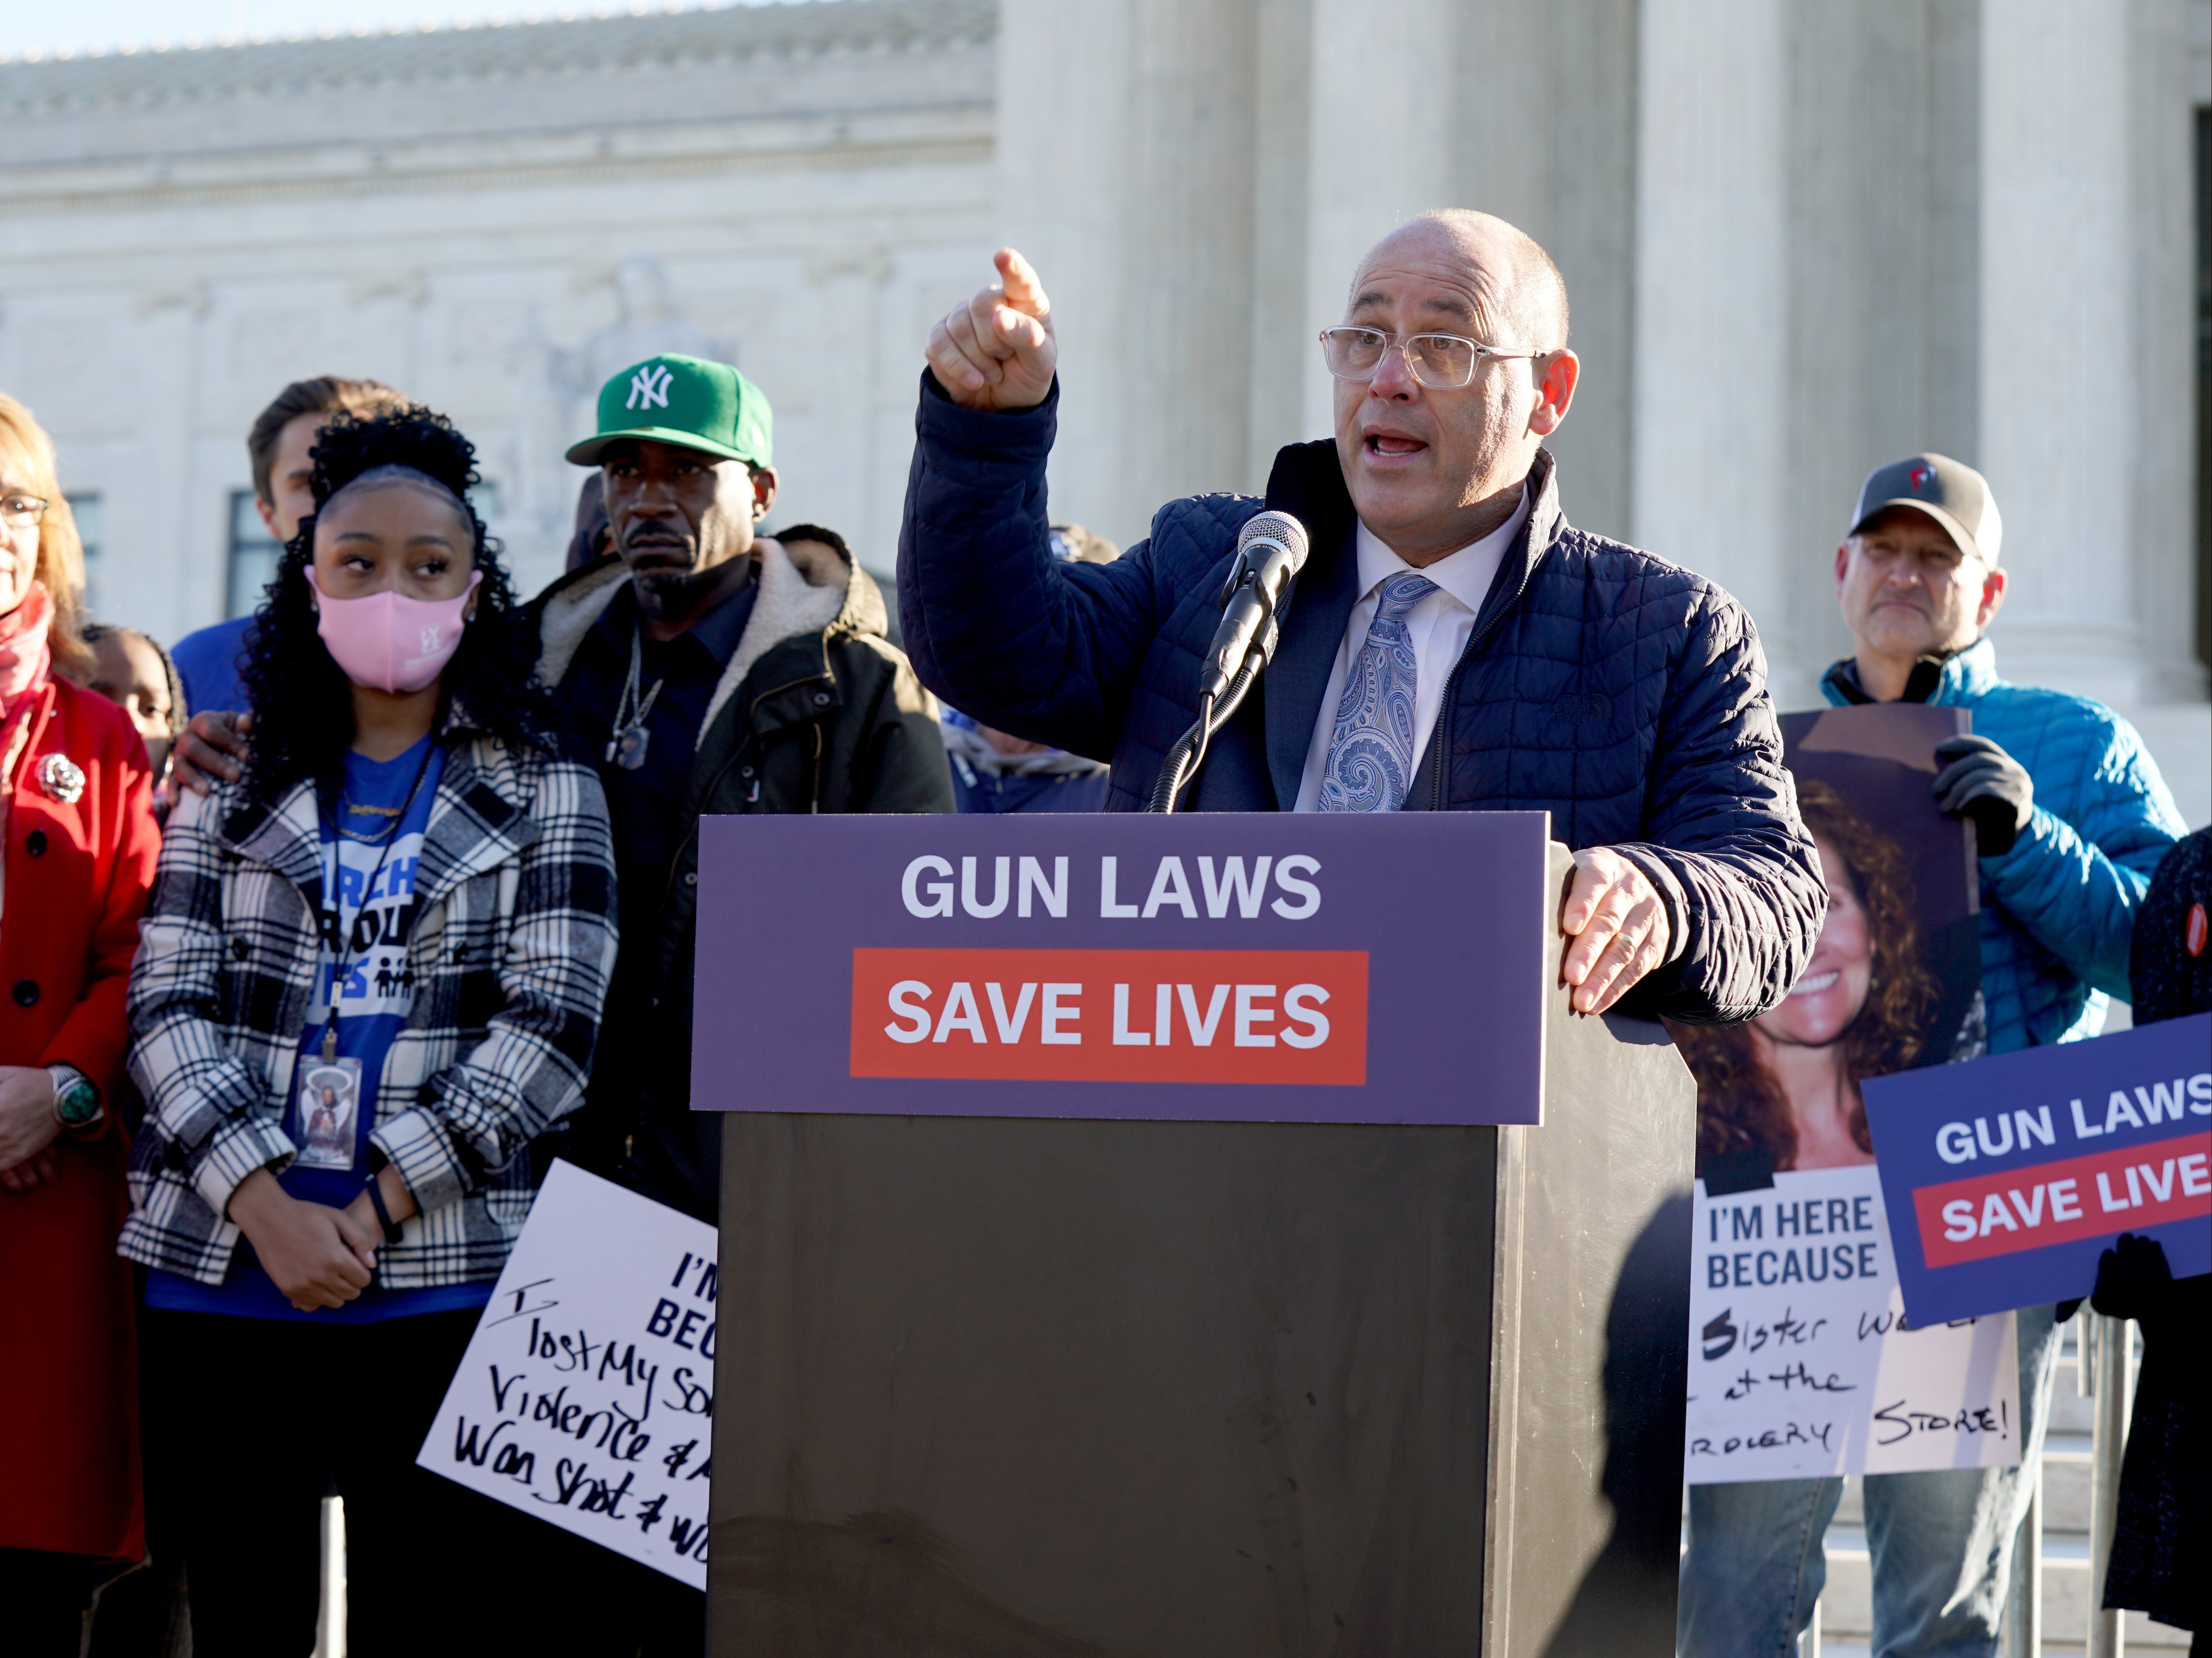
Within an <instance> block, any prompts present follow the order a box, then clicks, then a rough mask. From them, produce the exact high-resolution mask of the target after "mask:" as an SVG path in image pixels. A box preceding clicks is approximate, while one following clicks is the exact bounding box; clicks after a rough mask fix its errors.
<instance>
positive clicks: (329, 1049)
mask: <svg viewBox="0 0 2212 1658" xmlns="http://www.w3.org/2000/svg"><path fill="white" fill-rule="evenodd" d="M436 748H437V743H436V740H435V738H434V739H432V740H431V741H429V742H428V743H425V744H423V745H422V762H421V763H419V764H418V765H417V766H416V768H415V780H414V781H413V782H411V783H410V784H409V785H408V786H407V799H405V800H404V801H403V802H401V803H400V807H399V814H398V817H394V818H393V819H392V833H391V834H389V835H386V836H385V837H384V844H383V845H382V846H381V847H378V848H377V853H376V867H375V868H374V869H373V870H371V871H370V872H368V885H367V886H364V887H363V888H362V890H361V904H360V906H359V908H357V909H356V921H355V926H356V928H357V927H358V926H359V925H360V922H359V912H360V910H361V909H366V908H368V900H369V895H370V894H372V893H374V891H375V890H376V881H377V878H378V877H379V876H380V875H382V874H383V873H384V860H385V859H387V858H389V857H390V856H391V855H392V842H393V841H397V840H398V838H399V831H400V830H401V829H403V828H404V827H405V826H406V823H407V814H408V812H409V811H411V810H412V809H413V807H414V805H415V796H416V794H417V793H419V792H420V791H421V789H422V779H423V778H424V777H425V776H426V775H428V773H429V770H430V756H431V755H432V753H434V752H435V750H436ZM338 805H340V806H341V807H343V805H345V794H344V792H343V790H341V791H340V792H339V794H338ZM344 839H345V831H344V829H343V828H342V827H339V826H337V825H333V826H332V829H331V886H330V893H331V913H332V914H334V915H335V916H336V917H337V934H338V937H337V958H338V964H337V971H336V972H334V973H333V974H331V994H330V1010H329V1012H328V1014H327V1015H326V1016H325V1018H324V1020H323V1063H324V1064H325V1065H328V1064H329V1063H330V1062H331V1060H335V1059H336V1058H337V1056H338V992H339V990H340V989H341V988H343V987H344V984H345V981H346V972H347V969H349V968H350V967H351V965H352V963H353V954H352V951H351V950H349V948H348V945H349V944H350V943H351V942H352V934H351V932H349V931H348V929H347V927H346V925H345V900H344V899H343V897H342V896H340V895H341V893H342V892H343V888H342V887H341V886H340V884H339V881H338V872H339V862H338V848H339V847H340V844H341V843H342V842H343V841H344Z"/></svg>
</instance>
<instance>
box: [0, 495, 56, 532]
mask: <svg viewBox="0 0 2212 1658" xmlns="http://www.w3.org/2000/svg"><path fill="white" fill-rule="evenodd" d="M51 505H52V502H50V501H45V500H42V499H41V498H40V497H39V496H37V495H0V522H5V523H6V524H7V525H8V527H9V529H11V530H27V529H29V528H30V527H31V526H32V525H33V524H36V523H37V522H38V521H39V520H40V519H42V518H44V517H45V516H46V508H47V507H49V506H51Z"/></svg>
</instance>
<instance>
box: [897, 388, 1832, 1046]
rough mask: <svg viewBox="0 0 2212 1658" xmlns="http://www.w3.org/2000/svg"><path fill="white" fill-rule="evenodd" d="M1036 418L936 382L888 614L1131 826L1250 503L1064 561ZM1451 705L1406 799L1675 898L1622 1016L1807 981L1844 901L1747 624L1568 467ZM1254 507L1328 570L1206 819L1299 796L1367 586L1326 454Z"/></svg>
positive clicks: (1543, 499) (1459, 677)
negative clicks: (1608, 526)
mask: <svg viewBox="0 0 2212 1658" xmlns="http://www.w3.org/2000/svg"><path fill="white" fill-rule="evenodd" d="M1058 399H1059V392H1058V390H1057V388H1056V387H1055V389H1054V392H1053V395H1052V396H1051V398H1048V399H1047V401H1046V402H1045V403H1043V404H1041V405H1040V406H1038V407H1037V408H1036V409H1032V410H1021V411H1018V412H1015V413H1011V414H996V413H987V412H982V411H979V410H967V409H963V408H960V407H959V406H958V405H957V404H954V403H952V402H951V400H950V399H949V398H946V397H945V395H944V393H943V392H941V391H939V389H938V387H937V385H936V382H935V381H934V380H933V379H932V378H931V377H930V376H928V375H927V374H924V376H923V381H922V397H921V412H920V413H919V415H918V416H917V417H916V420H915V426H916V429H917V432H918V434H919V440H918V441H917V442H916V444H915V455H914V465H913V469H912V471H911V472H910V474H909V476H908V483H907V497H906V516H905V522H904V524H903V525H902V528H901V530H900V534H899V614H900V619H901V622H902V628H903V631H904V634H905V636H906V643H907V649H908V652H909V653H911V654H912V657H913V660H914V665H915V671H917V672H918V673H919V674H920V675H921V678H922V680H923V683H926V684H927V685H929V686H930V687H932V688H933V689H935V690H936V691H938V692H939V694H940V695H943V696H944V697H945V700H946V701H948V702H950V703H951V704H952V706H954V707H955V708H960V709H962V710H963V711H964V712H966V713H967V714H969V715H971V716H973V717H974V718H975V719H977V720H981V721H983V722H984V723H986V724H987V725H991V726H997V727H998V728H1000V730H1002V731H1007V732H1012V733H1014V734H1015V735H1016V736H1018V737H1024V738H1030V739H1031V740H1032V741H1035V742H1041V743H1049V744H1053V745H1054V747H1057V748H1064V749H1072V750H1074V751H1075V752H1077V753H1078V754H1086V755H1091V756H1094V757H1097V758H1099V759H1109V758H1110V759H1111V761H1112V762H1113V774H1112V780H1111V795H1110V798H1109V810H1119V811H1135V810H1138V809H1139V808H1140V807H1141V806H1142V805H1143V804H1144V801H1145V799H1146V796H1147V795H1148V794H1149V793H1150V791H1151V788H1152V780H1153V778H1154V776H1155V775H1156V774H1157V773H1158V769H1159V764H1160V761H1161V759H1162V757H1163V756H1164V755H1165V753H1166V752H1167V750H1168V749H1169V748H1170V746H1171V745H1172V744H1174V742H1175V740H1176V737H1177V736H1179V735H1180V734H1181V733H1182V730H1183V729H1184V727H1185V726H1188V724H1189V723H1190V720H1191V717H1192V714H1193V711H1194V708H1195V707H1196V704H1197V700H1198V694H1197V687H1198V674H1199V668H1200V660H1201V659H1202V657H1203V654H1204V653H1205V651H1206V647H1207V646H1208V644H1209V643H1210V641H1212V635H1213V630H1214V626H1215V623H1217V622H1218V620H1219V618H1220V595H1221V586H1222V583H1223V581H1224V580H1225V579H1226V576H1227V572H1228V568H1229V565H1230V562H1231V559H1232V557H1233V556H1234V554H1235V549H1236V540H1237V531H1238V530H1239V529H1240V528H1241V527H1242V526H1243V524H1244V523H1245V521H1246V520H1247V519H1249V518H1251V517H1252V515H1253V514H1254V513H1257V512H1259V511H1260V510H1261V507H1262V505H1263V503H1262V502H1261V501H1255V500H1254V499H1252V498H1251V497H1250V496H1249V495H1196V496H1192V497H1189V498H1188V499H1185V500H1182V501H1170V502H1169V503H1168V504H1167V505H1166V506H1165V507H1162V508H1161V509H1160V510H1159V512H1158V513H1157V514H1156V515H1155V516H1154V518H1153V519H1152V535H1151V537H1150V538H1149V539H1147V540H1146V541H1143V542H1139V544H1137V545H1136V546H1134V547H1133V548H1131V549H1130V550H1128V551H1127V552H1126V553H1124V554H1123V555H1122V556H1121V557H1120V558H1118V559H1116V560H1115V562H1112V563H1110V564H1072V563H1066V562H1061V561H1060V560H1056V559H1054V557H1053V556H1052V553H1051V549H1050V545H1049V543H1048V528H1047V524H1046V516H1045V462H1046V459H1047V457H1048V455H1049V454H1050V452H1051V449H1052V442H1053V435H1054V425H1055V413H1056V410H1057V408H1058ZM1528 483H1529V488H1530V492H1531V495H1532V504H1531V507H1530V511H1529V513H1528V522H1527V525H1526V526H1525V527H1524V528H1523V529H1522V531H1521V534H1520V536H1519V537H1518V538H1517V539H1516V542H1515V543H1514V544H1513V547H1512V549H1511V550H1510V552H1509V553H1508V554H1507V555H1506V556H1505V558H1504V560H1503V561H1502V562H1501V563H1500V566H1499V570H1498V579H1497V580H1496V582H1495V583H1494V585H1493V586H1492V588H1491V592H1490V595H1489V598H1487V599H1486V601H1485V602H1484V604H1483V606H1482V610H1481V611H1480V615H1479V616H1478V618H1477V620H1476V623H1475V628H1474V635H1473V636H1472V637H1471V638H1470V639H1469V641H1468V647H1467V652H1466V654H1465V655H1464V656H1462V658H1461V659H1460V663H1459V666H1458V667H1457V668H1456V669H1455V671H1454V673H1453V677H1452V680H1451V683H1450V684H1449V685H1448V686H1447V687H1446V689H1445V692H1444V697H1443V706H1442V707H1441V708H1440V709H1439V710H1438V713H1437V723H1436V729H1435V732H1434V734H1433V735H1432V736H1431V739H1430V743H1429V746H1428V749H1427V750H1426V751H1425V754H1424V755H1423V756H1422V760H1421V762H1420V765H1419V769H1418V772H1417V774H1416V778H1415V780H1414V785H1413V791H1412V793H1410V794H1409V795H1408V797H1407V802H1406V805H1407V807H1408V808H1409V809H1419V808H1424V807H1425V808H1431V809H1434V808H1445V809H1449V810H1453V811H1471V810H1490V811H1548V812H1550V813H1551V814H1552V834H1553V838H1555V839H1557V840H1559V841H1565V842H1566V843H1567V844H1568V845H1569V846H1571V847H1591V846H1607V847H1615V848H1617V849H1618V850H1620V852H1621V853H1623V854H1624V855H1626V856H1627V857H1630V858H1632V859H1635V860H1636V862H1637V863H1638V865H1640V866H1641V867H1642V868H1643V869H1644V871H1645V872H1646V873H1647V874H1648V875H1650V878H1651V879H1652V881H1653V882H1654V884H1656V886H1657V887H1658V888H1659V890H1660V892H1661V894H1662V896H1663V899H1664V901H1665V902H1666V905H1667V910H1668V923H1669V926H1670V928H1671V931H1670V933H1669V942H1670V947H1671V949H1672V950H1673V952H1674V954H1673V956H1672V958H1671V959H1670V960H1669V961H1668V962H1667V963H1665V964H1663V965H1662V967H1660V968H1659V969H1656V971H1654V972H1653V973H1652V974H1650V975H1648V976H1647V977H1646V978H1645V979H1644V981H1643V982H1642V983H1641V984H1639V985H1638V987H1637V988H1636V990H1635V991H1634V992H1632V993H1631V996H1630V997H1629V998H1628V999H1626V1000H1625V1002H1624V1007H1625V1009H1626V1010H1627V1011H1634V1012H1638V1013H1641V1014H1643V1015H1644V1016H1646V1017H1649V1016H1650V1015H1654V1014H1660V1013H1664V1014H1667V1015H1668V1016H1670V1017H1675V1018H1679V1019H1684V1020H1689V1021H1710V1020H1717V1019H1741V1018H1748V1017H1752V1016H1753V1015H1755V1014H1758V1013H1760V1012H1763V1011H1765V1010H1766V1009H1767V1008H1770V1007H1771V1006H1773V1005H1775V1004H1777V1003H1778V1002H1779V1001H1780V1000H1781V999H1782V998H1783V997H1784V995H1785V994H1786V993H1788V991H1789V988H1790V985H1791V984H1792V983H1793V982H1794V981H1796V977H1797V975H1798V974H1799V973H1800V972H1801V971H1802V970H1803V968H1804V965H1805V963H1806V962H1807V960H1808V958H1809V957H1810V956H1811V954H1812V950H1813V944H1814V939H1815V938H1817V937H1818V935H1819V932H1820V923H1821V920H1822V918H1823V916H1824V915H1825V914H1826V908H1827V895H1826V889H1825V888H1824V886H1823V885H1822V884H1821V880H1820V873H1819V859H1818V856H1817V854H1816V853H1814V849H1813V842H1812V839H1811V837H1810V836H1809V835H1808V834H1807V833H1806V831H1805V828H1804V826H1803V824H1802V823H1801V822H1800V821H1799V820H1798V817H1797V809H1796V796H1795V794H1794V793H1793V792H1792V790H1791V788H1790V780H1789V778H1788V775H1787V774H1786V773H1785V772H1784V770H1783V767H1782V744H1781V738H1780V732H1779V731H1778V726H1777V725H1776V722H1775V719H1774V713H1773V708H1772V707H1771V704H1770V703H1769V701H1768V700H1767V694H1766V667H1765V659H1764V658H1763V657H1762V656H1761V654H1760V652H1759V641H1758V636H1757V635H1756V633H1755V632H1754V630H1753V627H1752V623H1751V618H1750V617H1749V616H1747V615H1746V614H1745V612H1744V610H1743V607H1742V606H1741V605H1740V604H1737V603H1736V602H1735V600H1734V599H1733V598H1729V596H1728V595H1727V594H1726V593H1724V592H1721V590H1720V589H1719V588H1717V587H1716V586H1713V585H1712V584H1711V582H1709V581H1705V580H1703V579H1701V578H1700V577H1698V576H1695V575H1692V574H1690V573H1689V572H1688V571H1686V570H1684V569H1680V568H1677V567H1676V566H1674V565H1672V564H1668V563H1667V562H1664V561H1662V560H1660V559H1657V558H1654V557H1652V556H1650V555H1649V554H1647V553H1641V552H1638V551H1636V550H1634V549H1632V548H1629V547H1624V546H1621V545H1620V544H1618V543H1615V542H1610V541H1606V540H1603V539H1601V538H1600V537H1596V536H1592V535H1588V534H1585V533H1583V532H1582V531H1577V530H1574V529H1571V528H1570V527H1569V526H1568V525H1567V523H1566V520H1565V519H1564V518H1563V517H1562V516H1561V514H1560V511H1559V493H1558V489H1557V487H1556V483H1555V478H1554V468H1553V461H1552V459H1551V457H1550V456H1549V455H1548V454H1540V455H1539V456H1538V458H1537V461H1536V465H1535V467H1534V470H1533V471H1531V472H1530V474H1529V478H1528ZM1264 505H1265V506H1267V507H1273V508H1277V509H1279V510H1282V511H1285V512H1288V513H1293V514H1295V515H1296V516H1297V518H1298V519H1300V520H1301V521H1302V522H1303V523H1304V525H1306V528H1307V531H1308V532H1309V534H1310V537H1311V544H1312V554H1311V556H1310V558H1309V560H1308V561H1307V563H1306V566H1305V568H1304V570H1303V571H1302V572H1301V573H1300V574H1299V575H1298V577H1297V580H1296V582H1295V584H1294V585H1293V586H1292V587H1291V590H1290V597H1289V600H1288V606H1287V616H1286V618H1285V623H1284V628H1283V638H1282V642H1281V644H1280V646H1279V647H1278V649H1277V651H1276V653H1275V656H1274V659H1273V663H1272V664H1271V665H1269V667H1268V669H1267V674H1266V676H1265V677H1264V679H1263V680H1262V682H1261V685H1260V687H1259V688H1258V689H1255V692H1254V694H1253V695H1252V696H1251V697H1250V698H1249V700H1248V701H1246V703H1245V705H1244V707H1243V709H1242V710H1241V711H1240V712H1239V713H1238V714H1237V716H1236V718H1235V719H1234V720H1231V723H1230V724H1229V726H1227V727H1226V728H1225V729H1224V730H1223V732H1221V734H1220V735H1219V736H1218V737H1217V738H1215V739H1214V743H1213V746H1212V752H1211V754H1210V755H1209V756H1208V757H1207V759H1206V765H1205V768H1204V769H1203V770H1202V771H1201V772H1200V775H1199V777H1198V780H1197V781H1196V783H1195V784H1194V786H1193V790H1192V795H1191V798H1190V805H1191V808H1192V809H1193V810H1195V811H1283V810H1287V809H1288V808H1289V807H1290V805H1291V803H1292V802H1293V801H1295V799H1297V791H1298V780H1299V776H1300V774H1301V773H1302V771H1303V770H1304V765H1305V759H1306V750H1307V748H1308V745H1309V744H1310V739H1311V738H1312V736H1313V730H1314V722H1315V720H1316V718H1317V716H1318V715H1319V713H1320V709H1321V701H1322V696H1323V695H1325V694H1326V691H1327V689H1328V677H1329V673H1330V671H1331V669H1332V668H1333V666H1334V663H1335V659H1336V655H1337V652H1338V649H1339V647H1340V645H1341V644H1342V641H1343V638H1344V631H1345V627H1346V622H1347V619H1348V618H1349V616H1350V615H1351V612H1352V604H1353V602H1354V600H1355V599H1356V598H1357V597H1358V595H1357V594H1356V592H1354V588H1355V587H1356V586H1357V583H1358V557H1357V555H1356V553H1355V551H1354V550H1353V528H1354V517H1353V513H1352V499H1351V496H1350V495H1349V494H1348V493H1347V492H1346V488H1345V483H1344V474H1343V471H1342V469H1341V468H1340V466H1339V465H1338V463H1337V459H1336V450H1335V446H1334V444H1331V443H1328V442H1322V443H1308V444H1296V445H1293V446H1291V447H1289V448H1287V449H1285V450H1284V451H1283V452H1282V453H1281V454H1280V455H1279V457H1278V458H1277V459H1276V463H1275V468H1274V474H1273V477H1272V478H1271V480H1270V481H1269V483H1268V487H1267V500H1266V501H1265V503H1264Z"/></svg>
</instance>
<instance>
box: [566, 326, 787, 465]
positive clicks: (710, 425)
mask: <svg viewBox="0 0 2212 1658" xmlns="http://www.w3.org/2000/svg"><path fill="white" fill-rule="evenodd" d="M623 438H643V439H646V440H649V441H651V442H653V443H671V444H674V445H676V446H678V447H680V448H684V449H702V450H704V451H705V452H707V453H708V454H710V455H720V457H722V458H723V459H726V460H742V461H749V462H750V463H751V464H752V465H755V466H770V465H775V463H774V462H773V461H772V460H771V459H769V454H770V447H769V408H768V399H767V398H764V397H763V396H762V395H761V389H760V387H758V386H755V385H754V384H753V383H752V382H751V381H750V380H747V379H746V378H745V377H744V375H743V374H739V373H738V371H737V370H736V369H734V368H732V367H730V365H729V364H727V363H726V362H708V361H707V360H706V359H705V358H704V357H683V356H678V355H676V354H675V353H674V352H665V353H663V354H662V355H659V356H657V357H647V359H646V360H645V361H643V362H641V363H634V364H632V365H631V366H630V367H628V368H625V369H623V371H622V373H620V374H617V375H616V376H615V377H614V378H613V379H612V380H609V381H608V382H607V383H606V384H605V386H601V387H600V388H599V430H598V431H597V432H596V433H594V434H592V436H590V437H588V438H586V439H585V440H583V441H582V442H581V443H578V444H574V445H572V446H570V447H569V450H568V459H570V460H572V461H574V463H575V464H576V465H579V466H597V465H599V460H600V458H601V457H602V456H603V455H605V453H606V451H607V446H609V445H610V444H612V443H615V442H617V441H619V440H622V439H623Z"/></svg>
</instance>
